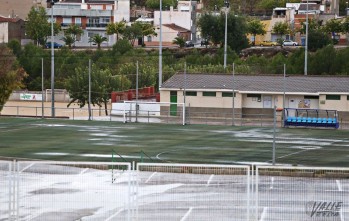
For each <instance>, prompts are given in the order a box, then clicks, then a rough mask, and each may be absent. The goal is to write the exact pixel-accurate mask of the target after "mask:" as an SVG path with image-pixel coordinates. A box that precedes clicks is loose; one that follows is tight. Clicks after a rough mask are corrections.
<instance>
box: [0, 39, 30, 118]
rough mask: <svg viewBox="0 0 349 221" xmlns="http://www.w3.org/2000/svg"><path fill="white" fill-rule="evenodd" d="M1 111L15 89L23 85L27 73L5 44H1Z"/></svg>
mask: <svg viewBox="0 0 349 221" xmlns="http://www.w3.org/2000/svg"><path fill="white" fill-rule="evenodd" d="M0 57H1V59H0V112H1V110H2V108H3V105H4V104H5V103H6V101H7V100H8V98H9V97H10V95H11V93H12V91H13V90H15V89H17V88H19V87H21V86H22V80H23V78H24V77H26V73H25V71H24V70H23V69H22V68H19V66H18V64H17V60H16V57H15V56H14V55H13V53H12V52H11V49H9V48H7V47H6V46H5V45H4V44H1V45H0Z"/></svg>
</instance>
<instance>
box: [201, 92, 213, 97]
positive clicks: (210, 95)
mask: <svg viewBox="0 0 349 221" xmlns="http://www.w3.org/2000/svg"><path fill="white" fill-rule="evenodd" d="M202 96H204V97H215V96H216V92H211V91H204V92H202Z"/></svg>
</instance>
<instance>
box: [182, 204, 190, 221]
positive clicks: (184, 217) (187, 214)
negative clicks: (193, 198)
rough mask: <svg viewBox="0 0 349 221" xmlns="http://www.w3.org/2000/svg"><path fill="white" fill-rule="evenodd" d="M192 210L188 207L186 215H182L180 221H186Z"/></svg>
mask: <svg viewBox="0 0 349 221" xmlns="http://www.w3.org/2000/svg"><path fill="white" fill-rule="evenodd" d="M192 210H193V207H190V208H189V210H188V212H187V213H186V214H184V216H183V217H182V219H181V221H184V220H186V219H187V218H188V216H189V215H190V213H191V211H192Z"/></svg>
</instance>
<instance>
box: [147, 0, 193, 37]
mask: <svg viewBox="0 0 349 221" xmlns="http://www.w3.org/2000/svg"><path fill="white" fill-rule="evenodd" d="M196 9H197V2H196V1H178V5H177V9H174V8H173V7H170V9H169V10H164V11H162V25H163V27H162V29H166V31H168V32H166V31H165V30H163V31H162V41H163V42H167V43H168V42H172V41H173V40H174V38H175V37H177V36H181V31H178V29H179V28H178V27H180V29H181V30H185V32H187V30H188V31H189V32H190V36H188V37H187V38H185V40H192V41H193V42H196V37H197V36H196V30H197V26H196ZM154 26H155V27H157V28H156V32H157V36H155V37H153V39H152V41H155V42H159V41H160V28H159V26H160V11H155V12H154ZM172 27H174V29H172ZM170 29H171V30H170ZM175 32H177V34H178V35H177V34H175V35H174V33H175ZM185 36H186V35H185Z"/></svg>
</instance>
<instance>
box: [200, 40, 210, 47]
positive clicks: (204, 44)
mask: <svg viewBox="0 0 349 221" xmlns="http://www.w3.org/2000/svg"><path fill="white" fill-rule="evenodd" d="M209 44H210V43H209V42H208V40H207V39H202V40H201V46H207V45H209Z"/></svg>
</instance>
